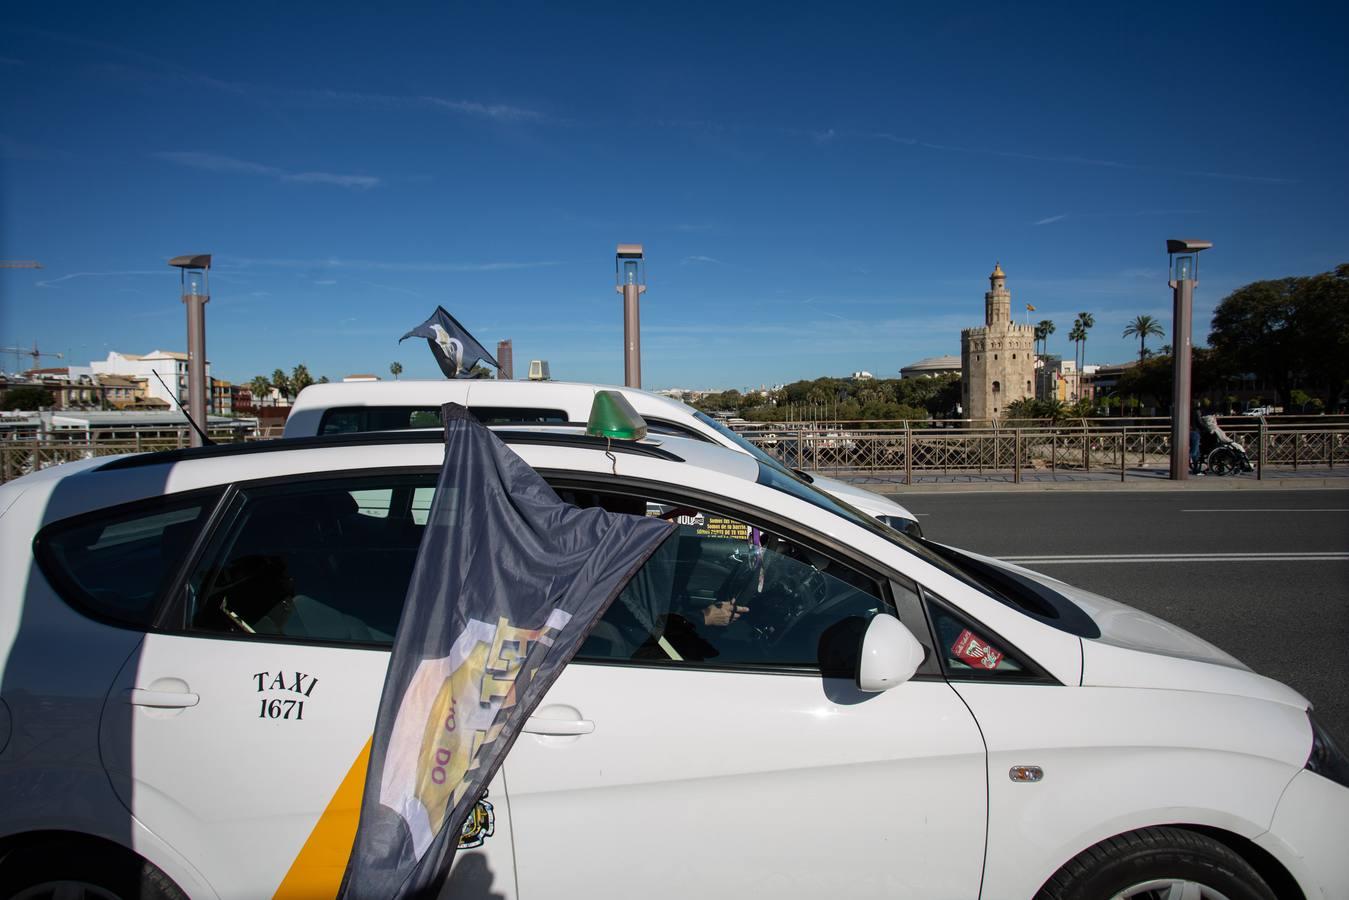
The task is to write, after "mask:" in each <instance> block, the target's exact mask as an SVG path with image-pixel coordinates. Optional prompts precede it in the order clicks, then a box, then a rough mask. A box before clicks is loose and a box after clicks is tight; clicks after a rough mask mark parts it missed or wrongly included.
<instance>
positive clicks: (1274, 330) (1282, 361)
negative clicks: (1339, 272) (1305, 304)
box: [1209, 278, 1305, 402]
mask: <svg viewBox="0 0 1349 900" xmlns="http://www.w3.org/2000/svg"><path fill="white" fill-rule="evenodd" d="M1301 281H1302V279H1300V278H1280V279H1277V280H1272V281H1256V282H1252V283H1251V284H1248V285H1245V286H1243V287H1239V288H1237V289H1236V290H1235V291H1233V292H1232V293H1230V294H1228V295H1227V296H1226V297H1224V298H1223V300H1222V302H1221V303H1219V304H1218V306H1217V308H1216V309H1215V310H1214V311H1213V329H1212V331H1210V332H1209V344H1210V345H1212V347H1213V349H1214V350H1216V351H1217V352H1218V354H1219V355H1220V356H1221V357H1222V359H1223V364H1224V367H1225V368H1227V369H1228V370H1230V371H1231V372H1233V373H1244V372H1250V373H1253V374H1255V375H1256V376H1258V377H1259V378H1260V379H1261V380H1263V381H1264V382H1265V383H1266V384H1270V385H1273V386H1274V389H1275V392H1276V393H1277V400H1278V401H1279V402H1286V401H1287V400H1288V392H1289V390H1291V388H1292V380H1293V375H1294V372H1295V371H1296V370H1297V369H1299V368H1300V367H1301V353H1302V349H1303V348H1302V345H1303V344H1304V343H1305V342H1304V341H1302V340H1299V335H1298V333H1297V332H1298V327H1297V305H1298V293H1299V290H1300V288H1301V284H1300V282H1301Z"/></svg>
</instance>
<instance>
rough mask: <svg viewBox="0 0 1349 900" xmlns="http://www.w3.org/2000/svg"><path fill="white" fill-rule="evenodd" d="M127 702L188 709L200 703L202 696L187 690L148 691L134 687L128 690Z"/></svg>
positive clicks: (156, 707)
mask: <svg viewBox="0 0 1349 900" xmlns="http://www.w3.org/2000/svg"><path fill="white" fill-rule="evenodd" d="M126 702H127V703H130V704H131V705H132V706H151V707H154V708H155V709H186V708H187V707H189V706H196V705H197V704H198V703H200V702H201V697H200V696H198V695H197V694H190V693H188V692H187V691H147V690H144V689H142V688H132V689H131V690H129V691H127V692H126Z"/></svg>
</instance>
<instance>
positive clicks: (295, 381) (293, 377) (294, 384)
mask: <svg viewBox="0 0 1349 900" xmlns="http://www.w3.org/2000/svg"><path fill="white" fill-rule="evenodd" d="M313 383H314V377H313V376H312V375H310V374H309V367H308V366H306V365H305V364H304V363H300V364H299V365H297V366H296V367H295V368H293V369H291V370H290V389H291V390H292V391H294V392H295V394H296V395H297V396H298V395H299V393H300V391H302V390H304V389H305V388H307V387H309V386H310V385H311V384H313Z"/></svg>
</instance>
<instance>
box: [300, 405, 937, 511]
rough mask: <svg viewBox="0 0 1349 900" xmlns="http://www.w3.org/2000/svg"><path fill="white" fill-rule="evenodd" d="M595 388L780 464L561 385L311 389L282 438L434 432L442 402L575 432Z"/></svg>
mask: <svg viewBox="0 0 1349 900" xmlns="http://www.w3.org/2000/svg"><path fill="white" fill-rule="evenodd" d="M601 390H603V391H612V392H614V393H617V394H621V395H622V396H623V398H624V399H626V400H627V401H628V402H629V403H630V404H632V407H633V409H635V410H636V411H637V414H638V415H640V416H641V417H642V418H643V419H644V420H645V421H646V423H647V426H648V427H649V428H650V429H651V431H652V432H653V433H655V434H669V435H677V436H681V437H689V438H693V439H694V440H700V441H708V442H710V443H713V444H720V445H721V446H723V447H728V448H730V449H732V450H738V451H740V452H741V453H748V454H749V455H750V456H753V457H754V458H755V459H757V460H758V461H759V462H762V463H764V464H766V465H770V466H782V465H783V464H782V463H781V462H779V461H778V459H777V458H776V457H774V456H772V455H771V454H769V453H768V452H767V451H765V450H764V449H763V448H762V447H760V446H758V445H757V444H755V443H753V442H752V441H749V440H747V439H746V438H745V437H743V436H742V435H740V434H737V433H736V432H734V431H732V430H731V429H730V428H728V427H727V426H726V425H724V424H722V423H721V422H718V421H717V420H716V419H714V418H712V417H711V416H709V415H708V414H707V413H705V412H703V411H701V410H698V409H694V408H693V407H692V406H689V405H688V404H686V403H681V402H679V401H678V400H674V399H671V398H670V397H662V396H661V395H660V394H653V393H651V392H649V391H643V390H638V389H637V388H630V387H616V386H613V385H602V384H585V383H577V382H567V381H496V380H492V379H471V378H469V379H457V380H452V381H352V382H343V383H340V384H312V385H310V386H309V387H307V388H305V389H304V390H303V391H301V392H300V394H299V396H298V397H296V398H295V405H294V406H292V407H291V411H290V416H289V417H288V418H287V419H286V430H285V436H286V437H312V436H314V435H321V434H351V433H354V432H362V431H393V430H400V429H409V428H424V427H428V426H430V427H439V425H440V419H439V418H438V417H439V415H440V407H441V404H443V403H458V404H460V405H462V406H467V407H468V408H469V409H470V410H472V411H473V413H474V414H475V415H476V416H477V417H478V419H479V420H480V421H482V422H484V423H486V424H488V425H496V426H512V425H531V426H538V425H542V426H549V427H558V426H564V425H577V426H579V425H582V424H584V423H585V421H586V419H587V418H588V417H589V416H590V405H591V403H592V402H594V399H595V392H596V391H601ZM792 471H794V473H795V474H796V476H797V477H799V478H802V479H804V480H805V481H808V482H809V483H811V484H814V485H815V486H816V487H818V488H820V489H821V490H823V491H825V492H826V493H829V494H833V495H834V496H835V497H838V498H840V499H841V500H843V501H844V502H846V503H848V504H850V505H852V506H855V507H857V508H858V509H860V510H862V512H864V513H866V514H867V515H870V516H875V517H876V518H878V519H880V520H881V521H882V522H884V523H885V524H887V525H889V526H890V527H891V528H897V529H899V530H900V531H905V532H908V533H909V534H912V535H915V536H917V537H921V536H922V534H923V530H922V527H921V526H920V525H919V524H918V519H917V517H915V516H914V514H913V513H911V512H909V511H908V510H907V509H905V508H904V507H903V506H901V505H900V504H898V503H896V502H895V501H894V500H892V499H891V498H889V497H884V496H881V495H880V494H877V493H875V492H874V491H869V490H867V489H866V488H863V487H859V486H858V485H855V484H850V483H848V482H846V481H840V480H838V479H837V478H826V477H825V476H823V475H820V474H817V473H813V472H805V471H802V470H800V469H797V470H792Z"/></svg>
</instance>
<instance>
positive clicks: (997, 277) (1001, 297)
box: [960, 264, 1035, 419]
mask: <svg viewBox="0 0 1349 900" xmlns="http://www.w3.org/2000/svg"><path fill="white" fill-rule="evenodd" d="M988 282H989V290H988V292H987V293H986V294H984V327H983V328H966V329H964V330H963V331H961V332H960V379H961V381H960V383H961V388H960V390H961V394H962V396H963V397H964V400H965V402H964V407H965V418H967V419H996V418H999V417H1001V416H1003V415H1005V412H1006V409H1007V404H1009V403H1011V402H1012V401H1014V400H1020V399H1022V398H1025V397H1034V396H1035V383H1034V382H1035V329H1034V328H1032V327H1031V326H1030V325H1018V324H1016V323H1015V322H1013V321H1012V294H1011V292H1010V291H1008V290H1007V275H1006V274H1005V273H1004V272H1003V271H1002V265H1001V264H998V265H995V266H994V267H993V274H991V275H989V276H988Z"/></svg>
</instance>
